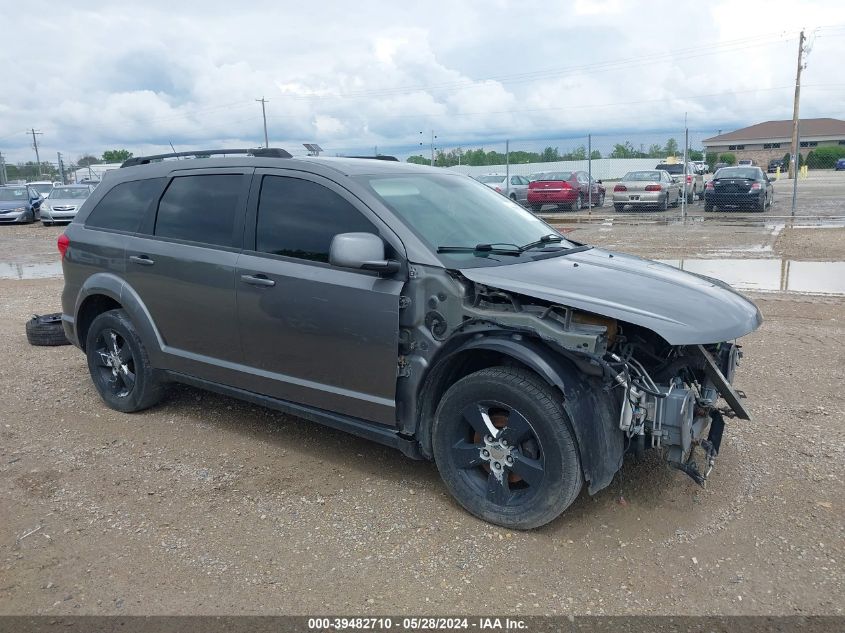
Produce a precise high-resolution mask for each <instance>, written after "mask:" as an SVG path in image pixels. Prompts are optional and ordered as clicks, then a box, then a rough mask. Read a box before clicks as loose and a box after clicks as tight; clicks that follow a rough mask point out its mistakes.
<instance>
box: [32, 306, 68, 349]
mask: <svg viewBox="0 0 845 633" xmlns="http://www.w3.org/2000/svg"><path fill="white" fill-rule="evenodd" d="M26 340H27V341H29V344H30V345H39V346H54V345H70V341H69V340H67V336H65V329H64V327H62V314H61V312H56V313H53V314H42V315H40V316H39V315H37V314H36V315H35V316H33V317H32V318H31V319H30V320H29V321H27V322H26Z"/></svg>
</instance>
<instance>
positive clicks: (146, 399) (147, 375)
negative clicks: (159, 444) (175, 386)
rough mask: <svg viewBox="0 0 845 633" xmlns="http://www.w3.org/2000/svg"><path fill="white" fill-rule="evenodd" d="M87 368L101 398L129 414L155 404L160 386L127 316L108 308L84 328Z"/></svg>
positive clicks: (158, 397)
mask: <svg viewBox="0 0 845 633" xmlns="http://www.w3.org/2000/svg"><path fill="white" fill-rule="evenodd" d="M85 353H86V356H87V357H88V371H89V372H90V374H91V380H92V381H93V382H94V386H95V387H96V388H97V391H98V392H99V394H100V397H101V398H102V399H103V401H104V402H105V403H106V404H107V405H109V406H110V407H111V408H112V409H117V410H118V411H123V412H124V413H132V412H135V411H141V410H142V409H147V408H149V407H151V406H153V405H154V404H156V403H157V402H158V401H159V400H160V399H161V396H162V385H161V382H160V381H159V379H158V377H157V376H156V374H155V371H154V370H153V368H152V366H151V365H150V359H149V356H148V354H147V350H146V348H145V347H144V344H143V343H142V342H141V339H140V337H139V336H138V333H137V331H136V330H135V326H134V325H133V324H132V321H131V320H130V319H129V315H128V314H126V312H125V311H123V310H109V311H108V312H103V313H102V314H101V315H99V316H98V317H97V318H96V319H94V322H93V323H91V327H90V328H89V329H88V336H87V337H86V341H85Z"/></svg>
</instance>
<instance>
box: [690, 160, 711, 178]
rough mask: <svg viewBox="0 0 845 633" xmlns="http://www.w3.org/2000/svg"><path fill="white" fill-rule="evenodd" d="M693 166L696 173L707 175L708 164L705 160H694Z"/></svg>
mask: <svg viewBox="0 0 845 633" xmlns="http://www.w3.org/2000/svg"><path fill="white" fill-rule="evenodd" d="M692 165H693V167H695V173H697V174H702V175H704V174H706V173H707V169H708V168H707V163H706V162H704V161H703V160H694V161H692Z"/></svg>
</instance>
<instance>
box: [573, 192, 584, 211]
mask: <svg viewBox="0 0 845 633" xmlns="http://www.w3.org/2000/svg"><path fill="white" fill-rule="evenodd" d="M583 208H584V196H583V195H581V194H580V193H579V194H578V197H577V198H575V202H573V203H572V206H571V207H570V209H575V210H576V211H580V210H581V209H583Z"/></svg>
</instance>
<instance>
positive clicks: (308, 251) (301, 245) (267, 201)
mask: <svg viewBox="0 0 845 633" xmlns="http://www.w3.org/2000/svg"><path fill="white" fill-rule="evenodd" d="M352 232H360V233H374V234H376V235H378V230H377V229H376V227H374V226H373V225H372V223H371V222H370V221H369V220H367V218H365V217H364V216H363V215H361V213H360V212H359V211H358V210H357V209H356V208H355V207H353V206H352V205H351V204H350V203H349V202H347V201H346V200H344V199H343V198H341V197H340V196H339V195H338V194H336V193H335V192H334V191H331V190H330V189H327V188H326V187H323V186H322V185H318V184H317V183H314V182H311V181H309V180H299V179H298V178H287V177H283V176H265V177H264V180H263V182H262V183H261V196H260V197H259V200H258V223H257V226H256V235H255V237H256V250H258V251H260V252H263V253H273V254H275V255H285V256H287V257H297V258H299V259H310V260H313V261H318V262H328V261H329V246H330V245H331V242H332V238H333V237H334V236H335V235H337V234H338V233H352Z"/></svg>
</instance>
